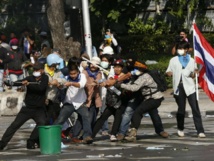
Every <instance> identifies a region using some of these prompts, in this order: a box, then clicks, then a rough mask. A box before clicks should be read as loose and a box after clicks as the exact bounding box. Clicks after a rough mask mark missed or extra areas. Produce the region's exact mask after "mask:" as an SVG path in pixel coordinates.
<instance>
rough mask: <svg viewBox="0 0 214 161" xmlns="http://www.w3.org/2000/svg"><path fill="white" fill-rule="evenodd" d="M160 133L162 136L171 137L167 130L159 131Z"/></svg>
mask: <svg viewBox="0 0 214 161" xmlns="http://www.w3.org/2000/svg"><path fill="white" fill-rule="evenodd" d="M159 135H160V136H161V137H162V138H168V137H169V134H168V133H167V132H165V131H161V132H160V133H159Z"/></svg>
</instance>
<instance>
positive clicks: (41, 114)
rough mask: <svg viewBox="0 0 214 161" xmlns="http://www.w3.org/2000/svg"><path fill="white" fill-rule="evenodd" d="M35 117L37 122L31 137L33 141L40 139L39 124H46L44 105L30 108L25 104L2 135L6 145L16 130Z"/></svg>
mask: <svg viewBox="0 0 214 161" xmlns="http://www.w3.org/2000/svg"><path fill="white" fill-rule="evenodd" d="M30 119H33V120H34V121H35V122H36V127H35V128H34V129H33V131H32V133H31V135H30V139H29V140H31V141H34V142H37V143H38V140H39V134H38V126H42V125H45V123H46V114H45V109H44V107H37V108H28V106H23V107H22V109H21V110H20V112H19V113H18V114H17V116H16V118H15V120H14V121H13V122H12V123H11V125H10V126H9V127H8V128H7V130H6V131H5V133H4V134H3V136H2V142H3V143H4V145H5V146H6V145H7V143H8V142H9V141H10V140H11V138H12V137H13V135H14V134H15V132H16V131H17V130H18V129H19V128H20V127H21V126H22V125H23V124H24V123H25V122H26V121H28V120H30Z"/></svg>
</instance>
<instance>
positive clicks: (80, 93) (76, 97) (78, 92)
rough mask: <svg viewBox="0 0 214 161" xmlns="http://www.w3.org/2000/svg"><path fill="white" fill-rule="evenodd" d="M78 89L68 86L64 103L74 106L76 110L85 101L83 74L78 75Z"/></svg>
mask: <svg viewBox="0 0 214 161" xmlns="http://www.w3.org/2000/svg"><path fill="white" fill-rule="evenodd" d="M78 83H80V88H77V87H74V86H70V87H68V90H67V93H66V96H65V101H64V102H66V103H70V104H73V105H74V108H75V109H76V110H77V109H78V108H79V107H80V106H81V105H82V104H83V103H84V102H85V101H86V98H87V96H86V93H85V89H84V87H85V85H86V76H85V74H83V73H80V81H79V82H78Z"/></svg>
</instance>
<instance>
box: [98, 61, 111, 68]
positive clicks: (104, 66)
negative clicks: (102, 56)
mask: <svg viewBox="0 0 214 161" xmlns="http://www.w3.org/2000/svg"><path fill="white" fill-rule="evenodd" d="M100 66H101V67H103V68H104V69H106V68H108V66H109V63H108V62H105V61H101V63H100Z"/></svg>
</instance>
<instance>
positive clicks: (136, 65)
mask: <svg viewBox="0 0 214 161" xmlns="http://www.w3.org/2000/svg"><path fill="white" fill-rule="evenodd" d="M134 67H137V68H144V69H147V66H146V65H145V64H143V63H140V62H138V61H136V62H135V63H134Z"/></svg>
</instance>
